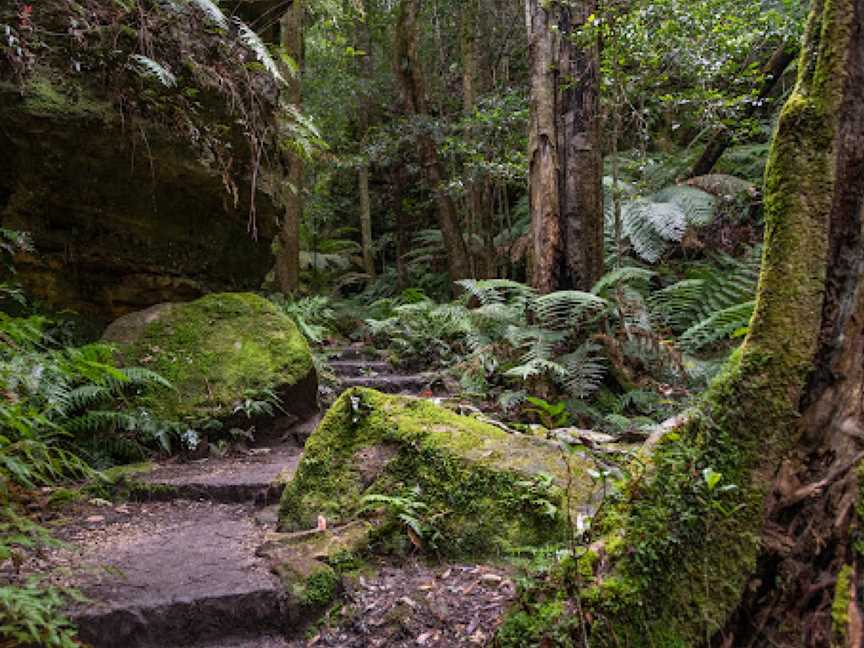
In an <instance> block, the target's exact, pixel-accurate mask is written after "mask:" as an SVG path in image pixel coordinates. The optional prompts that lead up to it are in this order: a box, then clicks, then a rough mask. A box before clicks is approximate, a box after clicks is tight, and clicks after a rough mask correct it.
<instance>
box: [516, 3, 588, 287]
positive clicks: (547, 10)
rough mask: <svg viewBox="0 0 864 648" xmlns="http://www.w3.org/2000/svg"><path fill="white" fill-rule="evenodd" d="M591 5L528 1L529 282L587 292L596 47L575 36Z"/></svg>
mask: <svg viewBox="0 0 864 648" xmlns="http://www.w3.org/2000/svg"><path fill="white" fill-rule="evenodd" d="M596 10H597V3H596V0H582V1H581V2H578V3H575V5H573V6H571V5H570V4H566V3H557V2H551V3H546V2H542V1H541V0H526V16H527V19H528V25H529V39H530V41H529V58H530V64H531V72H530V74H531V123H530V126H529V128H530V131H529V142H528V160H529V183H530V189H529V191H530V208H531V224H532V237H533V247H532V259H531V284H532V286H533V287H534V288H536V289H537V290H539V291H540V292H543V293H548V292H552V291H555V290H562V289H579V290H586V291H587V290H590V289H591V287H592V286H593V285H594V283H595V282H596V281H597V280H598V279H599V278H600V277H601V276H602V274H603V184H602V183H603V176H602V153H601V146H600V131H599V118H600V115H599V97H600V77H599V48H598V45H597V43H596V41H595V42H593V43H592V44H591V45H589V46H580V45H578V44H576V43H574V42H573V38H574V37H575V35H576V33H577V32H578V30H579V29H581V28H582V27H583V26H584V24H585V21H586V20H587V19H588V17H589V16H590V15H592V14H595V13H596Z"/></svg>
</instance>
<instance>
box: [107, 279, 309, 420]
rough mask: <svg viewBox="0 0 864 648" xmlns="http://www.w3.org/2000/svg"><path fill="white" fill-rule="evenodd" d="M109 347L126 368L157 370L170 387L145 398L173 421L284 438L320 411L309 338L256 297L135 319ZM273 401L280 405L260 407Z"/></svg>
mask: <svg viewBox="0 0 864 648" xmlns="http://www.w3.org/2000/svg"><path fill="white" fill-rule="evenodd" d="M104 339H105V340H106V341H109V342H115V343H117V344H118V345H119V354H120V356H121V358H122V360H123V362H124V364H126V365H133V366H142V367H147V368H149V369H152V370H154V371H156V372H157V373H159V374H160V375H161V376H162V377H164V378H165V379H167V380H168V381H169V382H170V383H171V385H172V388H170V389H169V388H160V389H154V390H151V391H150V392H148V393H146V394H144V395H143V396H142V397H141V398H142V401H143V402H146V404H147V406H148V407H149V408H150V409H151V410H152V411H153V412H154V414H156V415H157V416H159V417H161V418H164V419H167V420H170V421H188V422H189V423H190V424H191V425H192V427H193V428H196V429H201V428H206V427H208V423H209V422H212V421H218V422H220V423H221V424H222V429H224V430H226V431H227V430H230V429H231V428H232V427H238V428H241V429H249V428H250V427H252V426H254V427H255V428H256V432H258V433H267V432H271V431H272V432H284V431H285V430H287V429H289V427H290V426H291V425H292V424H293V423H294V422H296V421H297V419H305V418H308V417H309V416H311V415H312V414H314V413H315V412H316V411H317V408H318V404H317V403H318V402H317V391H318V381H317V374H316V372H315V366H314V364H313V362H312V355H311V353H310V351H309V346H308V344H307V343H306V340H305V338H304V337H303V336H302V335H301V334H300V332H299V331H298V330H297V327H296V326H295V325H294V322H293V321H292V320H291V319H290V318H289V317H288V316H286V315H285V314H283V313H282V312H281V311H279V310H278V309H277V308H276V307H275V306H274V305H273V304H271V303H270V302H268V301H267V300H266V299H264V298H262V297H259V296H257V295H254V294H249V293H225V294H213V295H208V296H206V297H204V298H202V299H199V300H197V301H194V302H190V303H186V304H163V305H159V306H156V307H153V308H150V309H148V310H147V311H144V312H141V313H132V314H130V315H126V316H124V317H122V318H120V319H119V320H117V321H116V322H114V323H113V324H111V326H109V327H108V330H107V331H106V332H105V336H104ZM273 397H276V398H278V405H277V404H273V403H271V407H268V406H266V405H264V406H262V405H261V404H262V403H267V402H268V401H272V400H273ZM268 410H269V411H268Z"/></svg>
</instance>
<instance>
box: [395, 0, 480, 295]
mask: <svg viewBox="0 0 864 648" xmlns="http://www.w3.org/2000/svg"><path fill="white" fill-rule="evenodd" d="M419 12H420V6H419V1H418V0H401V2H400V3H399V12H398V18H397V21H396V27H395V46H394V69H395V73H396V78H397V79H398V81H399V86H400V89H401V92H402V101H403V104H404V106H405V112H406V114H408V115H409V116H414V117H418V118H420V119H423V118H428V115H429V111H428V106H427V100H426V90H425V84H424V80H423V71H422V68H421V66H420V61H419V59H418V55H417V18H418V14H419ZM417 148H418V155H419V157H420V162H421V164H422V165H423V172H424V175H425V176H426V181H427V182H428V184H429V187H430V189H431V190H432V192H433V193H434V195H435V203H436V206H437V215H438V227H439V228H440V230H441V234H442V236H443V238H444V247H445V249H446V250H447V267H448V271H449V274H450V279H451V280H453V281H456V280H457V279H465V278H467V277H470V276H471V264H470V261H469V258H468V247H467V246H466V244H465V239H464V238H463V236H462V228H461V225H460V223H459V215H458V213H457V211H456V205H455V204H454V202H453V199H452V198H451V197H450V195H449V194H447V191H446V187H445V185H446V184H447V183H446V174H445V172H444V167H443V165H442V164H441V160H440V159H439V157H438V146H437V144H436V143H435V139H434V137H433V135H432V134H431V132H429V128H428V125H426V124H418V134H417Z"/></svg>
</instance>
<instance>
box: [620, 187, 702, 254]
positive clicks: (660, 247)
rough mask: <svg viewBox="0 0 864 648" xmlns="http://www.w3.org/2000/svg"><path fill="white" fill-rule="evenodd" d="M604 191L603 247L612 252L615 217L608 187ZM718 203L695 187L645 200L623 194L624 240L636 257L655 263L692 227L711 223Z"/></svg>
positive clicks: (667, 190) (671, 190)
mask: <svg viewBox="0 0 864 648" xmlns="http://www.w3.org/2000/svg"><path fill="white" fill-rule="evenodd" d="M604 188H605V190H606V199H605V205H606V206H605V214H606V228H605V231H606V239H607V241H606V247H607V250H609V251H610V252H611V251H612V250H613V248H614V245H615V244H614V223H613V220H614V213H613V209H612V205H613V201H612V197H611V191H612V189H611V185H610V184H609V183H605V184H604ZM717 205H718V203H717V199H716V198H715V197H714V196H712V195H710V194H708V193H706V192H704V191H702V190H700V189H697V188H695V187H689V186H686V185H673V186H670V187H667V188H665V189H663V190H661V191H658V192H657V193H655V194H653V195H651V196H647V197H638V196H635V191H634V190H632V188H630V191H629V192H628V191H625V192H624V196H623V198H622V200H621V226H622V234H623V236H624V237H625V238H626V239H627V240H628V241H629V242H630V246H631V247H632V249H633V251H634V252H635V253H636V255H637V256H638V257H640V258H641V259H643V260H644V261H647V262H648V263H656V262H657V261H659V260H660V259H661V257H663V255H664V254H666V253H667V252H668V251H669V249H670V248H671V247H672V244H674V243H678V242H680V241H681V240H682V238H683V237H684V234H685V232H686V231H687V229H688V228H689V227H691V226H693V227H701V226H704V225H708V224H709V223H711V222H712V221H713V219H714V217H715V216H716V213H717Z"/></svg>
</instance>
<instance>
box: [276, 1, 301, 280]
mask: <svg viewBox="0 0 864 648" xmlns="http://www.w3.org/2000/svg"><path fill="white" fill-rule="evenodd" d="M280 42H281V45H282V47H283V48H284V49H285V51H286V52H287V53H288V54H289V56H291V58H293V59H294V61H295V62H296V63H297V68H298V71H297V74H296V75H286V78H287V88H286V89H285V100H286V102H287V103H289V104H293V105H294V106H296V107H297V108H300V106H301V105H302V101H303V94H302V82H301V77H302V69H303V3H302V1H301V0H293V2H292V3H291V8H290V9H288V11H286V12H285V14H283V16H282V18H281V20H280ZM283 167H287V173H286V177H285V182H284V183H283V186H282V187H281V191H280V194H281V196H282V203H283V213H282V222H281V223H280V225H279V245H278V252H277V255H276V280H277V282H278V284H279V289H280V290H281V291H282V293H283V294H285V295H292V294H294V293H296V292H297V290H298V289H299V287H300V221H301V220H302V218H303V183H304V179H305V171H304V164H303V159H302V158H301V157H300V156H299V155H296V154H293V153H289V154H285V159H284V160H283Z"/></svg>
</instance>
